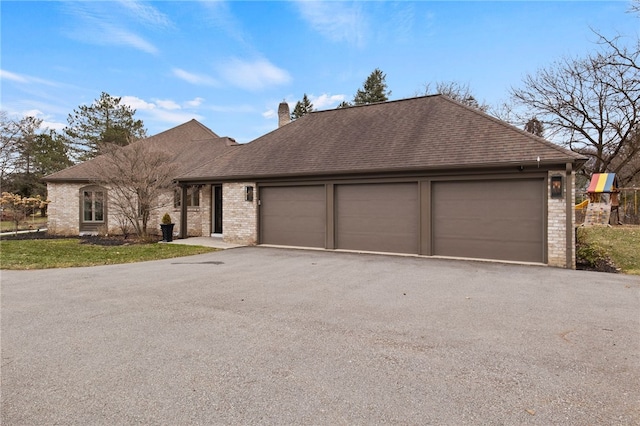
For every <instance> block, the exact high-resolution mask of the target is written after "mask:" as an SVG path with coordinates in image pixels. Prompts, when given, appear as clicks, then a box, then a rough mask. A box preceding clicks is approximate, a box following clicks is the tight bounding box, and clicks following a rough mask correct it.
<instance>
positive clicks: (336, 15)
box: [297, 1, 367, 47]
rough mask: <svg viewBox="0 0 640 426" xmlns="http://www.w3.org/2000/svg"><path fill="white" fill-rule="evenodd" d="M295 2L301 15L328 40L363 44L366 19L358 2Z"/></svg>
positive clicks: (359, 45)
mask: <svg viewBox="0 0 640 426" xmlns="http://www.w3.org/2000/svg"><path fill="white" fill-rule="evenodd" d="M297 4H298V9H299V10H300V13H301V15H302V17H303V18H304V19H305V20H306V21H307V22H308V23H309V24H310V25H311V27H312V28H313V29H314V30H315V31H317V32H319V33H320V34H322V35H323V36H324V37H326V38H328V39H329V40H332V41H336V42H341V41H345V42H347V43H349V44H350V45H353V46H357V47H362V46H363V45H364V44H365V34H366V32H367V31H366V30H367V20H366V17H365V16H364V14H363V12H362V7H361V5H360V4H358V2H354V3H351V4H345V3H342V2H337V1H331V2H320V1H298V2H297Z"/></svg>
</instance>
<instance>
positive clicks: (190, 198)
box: [173, 186, 200, 208]
mask: <svg viewBox="0 0 640 426" xmlns="http://www.w3.org/2000/svg"><path fill="white" fill-rule="evenodd" d="M181 200H182V189H181V188H178V189H176V192H175V196H174V202H173V205H174V207H175V208H178V207H180V205H181V202H180V201H181ZM187 207H200V186H188V187H187Z"/></svg>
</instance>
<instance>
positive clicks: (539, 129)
mask: <svg viewBox="0 0 640 426" xmlns="http://www.w3.org/2000/svg"><path fill="white" fill-rule="evenodd" d="M524 130H525V131H526V132H529V133H533V134H534V135H536V136H540V137H541V138H542V137H544V125H543V124H542V122H541V121H540V120H538V119H537V118H536V117H533V118H532V119H531V120H529V121H527V123H526V124H525V125H524Z"/></svg>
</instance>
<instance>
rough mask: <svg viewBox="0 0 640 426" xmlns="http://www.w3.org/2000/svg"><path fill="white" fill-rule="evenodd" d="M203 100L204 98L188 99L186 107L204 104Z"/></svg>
mask: <svg viewBox="0 0 640 426" xmlns="http://www.w3.org/2000/svg"><path fill="white" fill-rule="evenodd" d="M202 102H204V98H194V99H192V100H190V101H186V102H185V103H184V106H185V108H197V107H199V106H200V105H202Z"/></svg>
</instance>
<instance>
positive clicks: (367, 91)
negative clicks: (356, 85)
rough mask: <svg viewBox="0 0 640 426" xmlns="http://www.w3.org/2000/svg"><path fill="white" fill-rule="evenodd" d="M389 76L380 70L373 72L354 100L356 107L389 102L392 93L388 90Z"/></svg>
mask: <svg viewBox="0 0 640 426" xmlns="http://www.w3.org/2000/svg"><path fill="white" fill-rule="evenodd" d="M386 78H387V75H386V74H385V73H383V72H382V71H380V69H379V68H376V69H375V70H373V72H372V73H371V74H370V75H369V77H367V79H366V80H365V82H364V84H363V86H362V89H358V91H357V92H356V95H355V96H354V98H353V103H354V104H355V105H366V104H372V103H375V102H385V101H388V100H389V96H390V95H391V91H390V90H388V89H387V83H386V81H385V80H386Z"/></svg>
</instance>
